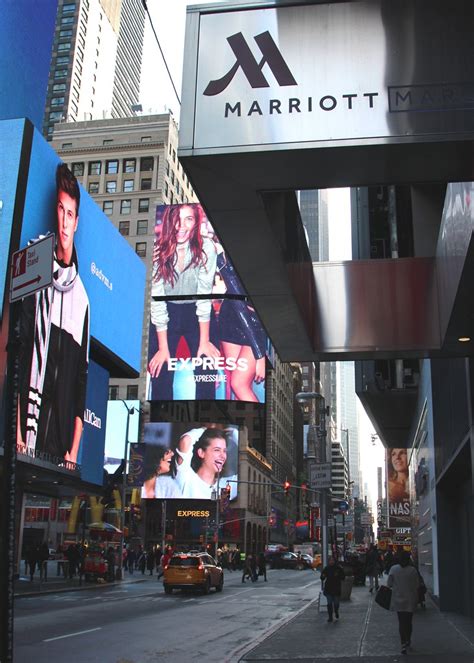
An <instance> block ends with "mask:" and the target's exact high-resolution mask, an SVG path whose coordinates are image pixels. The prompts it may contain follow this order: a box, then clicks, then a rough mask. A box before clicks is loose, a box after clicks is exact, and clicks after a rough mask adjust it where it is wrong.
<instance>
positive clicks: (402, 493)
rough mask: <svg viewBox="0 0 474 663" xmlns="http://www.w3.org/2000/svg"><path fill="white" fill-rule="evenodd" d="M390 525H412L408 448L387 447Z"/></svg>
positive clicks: (392, 526)
mask: <svg viewBox="0 0 474 663" xmlns="http://www.w3.org/2000/svg"><path fill="white" fill-rule="evenodd" d="M386 454H387V502H388V526H389V527H390V528H391V529H392V528H400V527H404V528H407V527H410V526H411V514H410V484H409V469H408V453H407V449H401V448H394V447H392V448H388V449H387V452H386Z"/></svg>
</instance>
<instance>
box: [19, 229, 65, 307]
mask: <svg viewBox="0 0 474 663" xmlns="http://www.w3.org/2000/svg"><path fill="white" fill-rule="evenodd" d="M53 252H54V235H53V234H50V235H46V237H43V238H42V239H40V240H38V241H37V242H34V243H32V244H29V245H28V246H26V247H25V248H24V249H20V250H19V251H16V252H15V253H13V254H12V261H11V279H10V302H15V301H17V300H18V299H23V297H27V296H28V295H32V294H33V293H35V292H37V291H38V290H42V289H43V288H47V287H48V286H50V285H51V283H52V282H53Z"/></svg>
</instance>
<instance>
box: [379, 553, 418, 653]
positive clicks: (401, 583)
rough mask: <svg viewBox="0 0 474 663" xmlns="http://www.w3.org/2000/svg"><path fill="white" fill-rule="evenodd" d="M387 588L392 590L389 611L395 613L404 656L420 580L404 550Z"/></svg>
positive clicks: (408, 640)
mask: <svg viewBox="0 0 474 663" xmlns="http://www.w3.org/2000/svg"><path fill="white" fill-rule="evenodd" d="M387 586H388V587H391V588H392V598H391V601H390V610H391V611H392V612H396V613H397V616H398V631H399V633H400V642H401V647H402V654H406V653H407V649H408V647H410V645H411V634H412V629H413V613H414V612H415V608H416V604H417V603H418V588H419V586H420V579H419V576H418V571H417V570H416V568H415V567H414V566H413V565H412V564H410V554H409V553H408V552H406V551H405V550H403V551H401V552H400V553H399V554H398V564H394V565H393V566H392V568H391V569H390V573H389V574H388V578H387Z"/></svg>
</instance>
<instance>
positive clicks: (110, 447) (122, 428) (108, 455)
mask: <svg viewBox="0 0 474 663" xmlns="http://www.w3.org/2000/svg"><path fill="white" fill-rule="evenodd" d="M132 408H133V412H132ZM129 412H130V416H129V414H128V413H129ZM127 418H128V441H129V442H130V443H135V442H137V440H138V426H139V421H140V401H138V400H126V401H108V403H107V428H106V429H105V450H104V469H105V470H107V472H108V473H109V474H113V473H114V472H115V470H117V469H118V468H119V466H120V463H121V462H122V459H123V458H124V454H125V435H126V432H127Z"/></svg>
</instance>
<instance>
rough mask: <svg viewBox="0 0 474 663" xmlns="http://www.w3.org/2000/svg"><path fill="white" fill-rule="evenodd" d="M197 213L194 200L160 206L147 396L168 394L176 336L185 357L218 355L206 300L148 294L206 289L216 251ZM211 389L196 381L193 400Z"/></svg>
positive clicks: (200, 292)
mask: <svg viewBox="0 0 474 663" xmlns="http://www.w3.org/2000/svg"><path fill="white" fill-rule="evenodd" d="M202 216H203V212H202V208H201V206H200V205H198V204H195V203H193V204H189V205H170V206H168V207H166V209H165V211H164V214H163V219H162V224H161V227H160V229H159V234H158V236H157V239H156V242H155V251H154V255H153V277H152V287H151V294H152V302H151V322H152V324H153V326H154V329H155V330H156V343H157V349H156V351H155V350H154V348H150V349H151V352H152V356H151V358H150V361H149V364H148V370H149V372H150V376H151V378H152V385H151V392H152V393H151V397H152V398H151V399H152V400H156V399H158V398H159V399H160V400H172V399H173V377H174V373H173V372H172V371H169V370H168V368H169V362H170V359H171V358H174V357H175V356H176V350H177V347H178V343H179V341H180V339H181V338H182V337H184V338H185V340H186V342H187V344H188V347H189V351H190V354H191V357H211V358H212V357H219V356H220V352H219V350H218V349H217V348H216V346H215V345H214V344H213V343H212V342H211V340H210V324H211V313H212V306H211V300H208V299H200V300H197V301H189V300H177V301H157V300H156V299H154V298H155V297H169V298H170V299H172V298H173V297H180V296H183V295H188V296H189V297H192V296H193V295H206V294H211V292H212V287H213V284H214V277H215V273H216V264H217V251H216V247H215V245H214V243H213V242H212V241H211V240H210V239H208V238H206V237H203V236H202V234H201V220H202ZM153 340H154V339H151V342H152V341H153ZM165 365H166V366H165ZM199 372H202V369H201V368H200V367H197V368H196V369H195V374H196V375H197V374H198V373H199ZM213 392H214V384H213V383H212V382H205V381H200V380H197V381H196V398H197V399H206V398H212V397H213Z"/></svg>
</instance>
